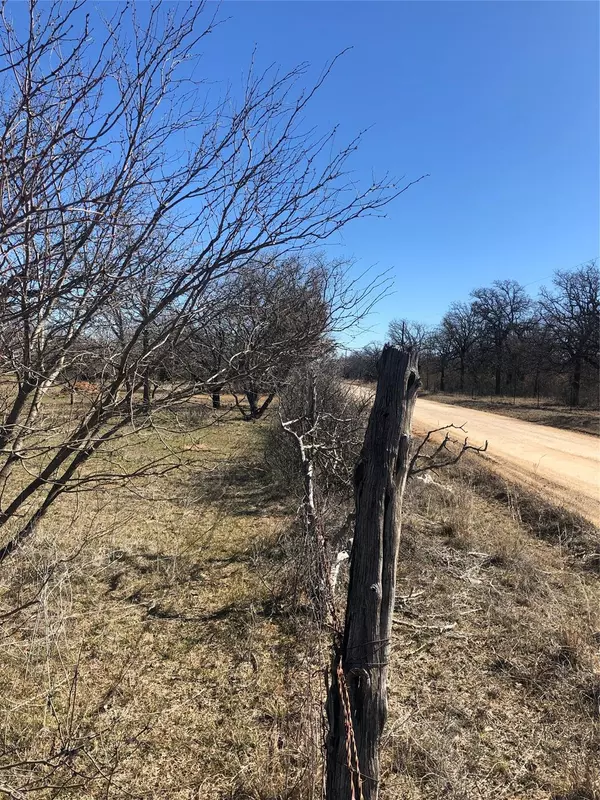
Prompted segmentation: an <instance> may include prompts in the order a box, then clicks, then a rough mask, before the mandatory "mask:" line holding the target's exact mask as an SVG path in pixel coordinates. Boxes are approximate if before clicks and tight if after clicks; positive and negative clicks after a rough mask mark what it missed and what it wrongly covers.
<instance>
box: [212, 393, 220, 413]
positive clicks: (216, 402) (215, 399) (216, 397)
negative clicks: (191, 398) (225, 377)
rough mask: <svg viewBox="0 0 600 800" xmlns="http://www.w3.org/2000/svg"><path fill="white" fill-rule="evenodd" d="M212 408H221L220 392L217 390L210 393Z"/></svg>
mask: <svg viewBox="0 0 600 800" xmlns="http://www.w3.org/2000/svg"><path fill="white" fill-rule="evenodd" d="M212 407H213V408H215V409H218V408H221V390H220V389H217V390H216V391H214V392H213V393H212Z"/></svg>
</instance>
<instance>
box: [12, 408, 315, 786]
mask: <svg viewBox="0 0 600 800" xmlns="http://www.w3.org/2000/svg"><path fill="white" fill-rule="evenodd" d="M261 430H262V429H260V428H259V426H256V425H249V424H247V423H243V422H240V421H237V420H235V421H231V422H228V423H226V424H221V425H218V426H214V427H212V428H210V429H208V430H207V431H206V432H205V433H204V434H203V435H202V436H201V437H200V438H199V439H198V440H197V441H195V442H194V444H193V445H192V447H191V449H190V450H189V453H188V455H189V458H188V465H187V468H186V469H185V470H184V471H180V472H178V473H172V474H170V475H169V476H168V478H167V479H163V481H162V482H161V483H160V485H152V484H149V485H144V486H138V487H137V488H138V490H139V493H138V494H137V496H136V495H135V494H131V493H130V492H126V490H124V489H122V490H117V491H116V492H108V493H103V492H97V493H96V495H87V500H86V508H85V509H83V510H82V513H80V514H79V516H78V517H77V522H76V524H74V525H73V524H72V512H73V510H74V509H73V508H69V506H68V505H67V504H63V505H62V506H61V507H60V509H59V510H58V511H57V512H56V513H54V514H52V515H51V516H50V517H48V519H47V520H46V521H45V523H44V526H43V528H42V529H41V530H40V531H39V533H38V534H37V535H36V537H35V540H32V541H31V542H30V543H28V544H27V546H26V547H25V548H24V550H23V551H22V552H20V553H19V554H18V556H17V557H16V558H14V559H12V560H11V562H10V563H9V564H7V567H6V568H5V570H4V572H3V574H2V576H1V577H0V580H1V581H2V587H1V590H0V591H1V596H2V609H8V608H11V607H13V606H14V605H15V604H16V603H19V602H22V601H23V600H24V599H26V598H30V597H35V596H36V594H37V593H38V592H39V591H40V587H42V586H43V588H42V589H41V594H40V596H39V602H37V603H36V604H35V605H33V606H31V607H29V608H27V609H26V610H24V611H23V612H21V613H20V614H18V615H14V616H13V617H11V618H10V620H7V621H6V623H5V625H4V626H2V629H1V635H2V662H1V665H0V681H1V683H2V687H3V690H2V699H1V710H2V719H3V744H4V753H3V756H2V766H3V767H4V770H3V772H2V773H0V774H1V778H0V787H1V786H4V787H5V790H6V789H8V788H9V787H12V788H13V789H15V795H14V796H15V797H19V796H21V795H22V794H23V793H24V792H27V796H36V795H39V792H35V791H34V792H33V795H30V794H29V792H30V790H33V789H34V788H35V787H37V786H42V785H44V784H47V785H51V786H53V787H55V788H54V789H52V790H49V789H48V790H46V791H45V792H42V793H41V796H48V797H54V796H67V795H69V796H77V797H86V798H87V797H90V798H91V797H108V796H110V797H121V796H127V797H161V798H162V797H169V798H191V797H194V798H196V797H198V798H217V797H218V798H232V799H233V798H236V800H241V798H255V799H256V800H267V798H269V799H272V798H279V797H281V798H283V797H289V798H290V800H292V798H294V797H296V798H298V797H300V796H302V797H310V796H311V791H312V789H311V784H313V774H315V775H316V772H317V770H316V768H311V760H310V759H311V758H313V757H314V754H315V750H314V748H313V747H312V744H311V740H310V736H311V735H312V736H313V737H314V738H315V739H316V740H317V739H318V735H317V734H318V732H317V731H311V729H310V725H311V724H312V720H313V718H314V714H313V712H314V707H315V703H316V702H317V701H318V695H319V694H320V690H321V689H320V686H319V683H320V678H319V675H318V673H317V675H316V676H315V674H314V665H315V663H318V662H315V653H314V652H313V650H314V643H313V642H311V641H310V639H309V638H308V637H307V636H305V635H302V636H301V635H299V631H300V630H302V626H298V625H296V624H295V620H294V618H293V616H292V615H291V614H290V613H286V611H285V609H284V608H280V606H279V605H278V603H277V596H278V595H279V594H280V586H279V576H278V571H277V564H276V559H270V558H269V553H270V551H271V550H276V549H277V542H278V539H279V537H280V534H281V531H282V530H283V529H284V528H285V527H286V526H287V525H288V524H289V518H290V509H289V508H288V507H287V506H286V505H285V504H282V502H281V501H278V500H276V499H275V498H274V497H273V495H272V493H271V492H270V490H269V487H268V486H265V485H264V484H265V481H264V476H263V475H261V474H260V472H257V470H256V469H255V468H254V469H253V466H254V465H255V464H254V462H256V461H257V460H260V455H259V456H258V457H257V455H256V451H255V448H258V453H259V454H260V446H261V445H260V441H261ZM176 438H177V436H174V437H172V439H171V441H170V442H169V446H174V447H179V448H181V447H182V446H184V445H185V446H188V447H189V443H188V442H184V441H175V439H176ZM153 446H155V445H153V444H152V441H151V440H146V441H145V442H144V444H143V446H140V452H139V453H138V454H137V456H136V453H135V448H133V449H132V452H131V453H130V458H131V459H132V460H133V459H135V458H136V457H139V458H140V459H142V458H145V457H147V456H148V455H149V452H148V448H151V447H153ZM245 464H248V465H249V469H247V470H245V469H243V468H241V469H240V468H239V467H240V466H242V465H245ZM94 504H97V506H98V510H97V513H93V508H92V506H93V505H94ZM100 526H102V528H104V529H105V533H104V535H102V536H101V537H99V538H97V539H94V538H90V530H91V531H92V532H93V531H94V528H95V527H98V528H99V527H100ZM81 543H84V545H83V549H82V550H81V552H78V553H77V554H76V555H75V557H73V558H71V557H70V554H72V553H73V551H77V550H78V549H79V546H80V544H81ZM46 579H47V580H46ZM44 581H46V582H45V584H44ZM311 692H312V693H314V694H315V696H314V697H312V696H311ZM33 761H37V762H38V763H35V764H33V763H31V762H33ZM41 762H44V763H41ZM10 764H12V765H14V766H13V767H12V768H7V767H8V765H10ZM57 765H58V766H57Z"/></svg>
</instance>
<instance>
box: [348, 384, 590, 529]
mask: <svg viewBox="0 0 600 800" xmlns="http://www.w3.org/2000/svg"><path fill="white" fill-rule="evenodd" d="M362 391H365V390H364V389H363V390H362ZM450 423H453V424H455V425H462V424H463V423H464V426H465V431H466V435H467V436H468V438H469V441H470V442H471V443H472V444H483V443H484V442H485V440H486V439H487V441H488V451H487V454H486V456H487V457H488V458H489V459H491V460H492V461H493V462H494V464H495V466H497V468H498V469H500V471H501V472H502V473H503V474H505V475H506V476H507V477H508V478H512V479H514V480H517V481H520V482H521V483H525V484H527V485H528V486H531V487H533V488H535V489H539V490H541V491H542V492H543V493H544V494H545V495H547V496H549V497H550V499H554V500H557V501H559V502H560V503H562V505H564V506H565V507H566V508H569V509H571V510H572V511H577V512H579V513H580V514H581V515H582V516H584V517H586V518H587V519H589V520H590V521H591V522H593V523H594V524H595V525H600V441H599V440H598V438H597V437H595V436H591V435H588V434H585V433H574V432H573V431H563V430H560V429H559V428H551V427H549V426H546V425H536V424H535V423H533V422H524V421H522V420H518V419H513V418H511V417H504V416H500V415H499V414H491V413H489V412H487V411H475V410H473V409H470V408H464V407H463V406H450V405H446V404H444V403H435V402H433V401H432V400H425V399H422V398H420V399H418V400H417V406H416V408H415V415H414V420H413V427H414V429H415V432H418V433H425V432H426V431H429V430H432V429H434V428H439V427H441V426H442V425H448V424H450ZM458 433H460V431H459V432H458Z"/></svg>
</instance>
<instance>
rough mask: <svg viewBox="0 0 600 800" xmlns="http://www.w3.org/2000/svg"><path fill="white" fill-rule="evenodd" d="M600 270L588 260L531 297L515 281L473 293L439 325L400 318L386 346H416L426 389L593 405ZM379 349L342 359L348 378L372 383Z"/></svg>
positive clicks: (372, 347)
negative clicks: (389, 344)
mask: <svg viewBox="0 0 600 800" xmlns="http://www.w3.org/2000/svg"><path fill="white" fill-rule="evenodd" d="M599 284H600V270H599V269H598V266H597V262H595V261H592V262H590V263H588V264H586V265H584V266H580V267H578V268H577V269H574V270H565V271H558V272H556V273H555V275H554V278H553V280H552V286H551V287H548V288H547V287H544V288H542V289H541V290H540V292H539V295H538V296H537V298H532V297H530V296H529V294H528V293H527V292H526V290H525V288H524V287H523V286H521V285H520V284H519V283H517V282H516V281H513V280H498V281H494V283H493V284H492V286H490V287H483V288H479V289H474V290H473V291H472V292H471V294H470V300H469V302H455V303H452V304H451V305H450V308H449V309H448V311H447V312H446V314H445V315H444V317H443V318H442V320H441V322H440V324H439V325H437V326H433V327H432V326H428V325H424V324H422V323H419V322H414V321H411V320H406V319H395V320H392V322H391V323H390V325H389V329H388V339H389V341H391V342H392V343H394V344H397V345H400V346H405V347H409V346H414V347H418V348H419V350H420V352H421V359H420V363H421V377H422V380H423V385H424V388H425V389H426V390H429V391H440V392H461V393H462V392H464V393H469V394H472V395H473V396H480V395H497V396H502V395H512V396H514V397H534V398H535V397H537V398H538V399H539V398H540V397H544V398H547V397H550V398H553V399H556V400H559V401H563V402H566V403H569V405H572V406H578V405H594V406H595V405H598V397H599V366H600V365H599V350H600V326H599V322H600V299H599ZM380 352H381V345H379V344H378V343H372V344H369V345H367V346H365V347H363V348H362V349H360V350H356V351H353V352H351V353H349V354H347V355H345V356H344V357H343V358H342V359H341V362H342V373H343V375H344V376H345V377H346V378H348V379H358V380H375V378H376V364H377V359H378V357H379V353H380Z"/></svg>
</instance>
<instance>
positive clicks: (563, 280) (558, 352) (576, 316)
mask: <svg viewBox="0 0 600 800" xmlns="http://www.w3.org/2000/svg"><path fill="white" fill-rule="evenodd" d="M553 286H554V290H550V289H546V288H543V289H542V290H541V292H540V301H539V309H540V316H541V319H542V320H543V323H544V325H545V326H546V327H547V329H548V331H549V332H550V334H551V340H552V349H553V352H554V356H555V359H554V361H555V363H557V365H558V366H561V367H563V368H564V367H566V368H567V369H569V370H570V372H571V376H570V383H571V391H570V402H571V405H573V406H577V405H579V398H580V389H581V374H582V368H583V365H584V364H589V365H590V366H591V367H593V368H594V369H595V370H598V368H599V366H600V364H599V355H598V353H599V350H600V296H599V289H600V270H599V269H598V267H597V265H596V263H595V262H590V263H589V264H586V265H585V266H583V267H580V268H579V269H577V270H575V271H573V272H567V271H560V270H559V271H558V272H557V273H556V274H555V276H554V279H553Z"/></svg>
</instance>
